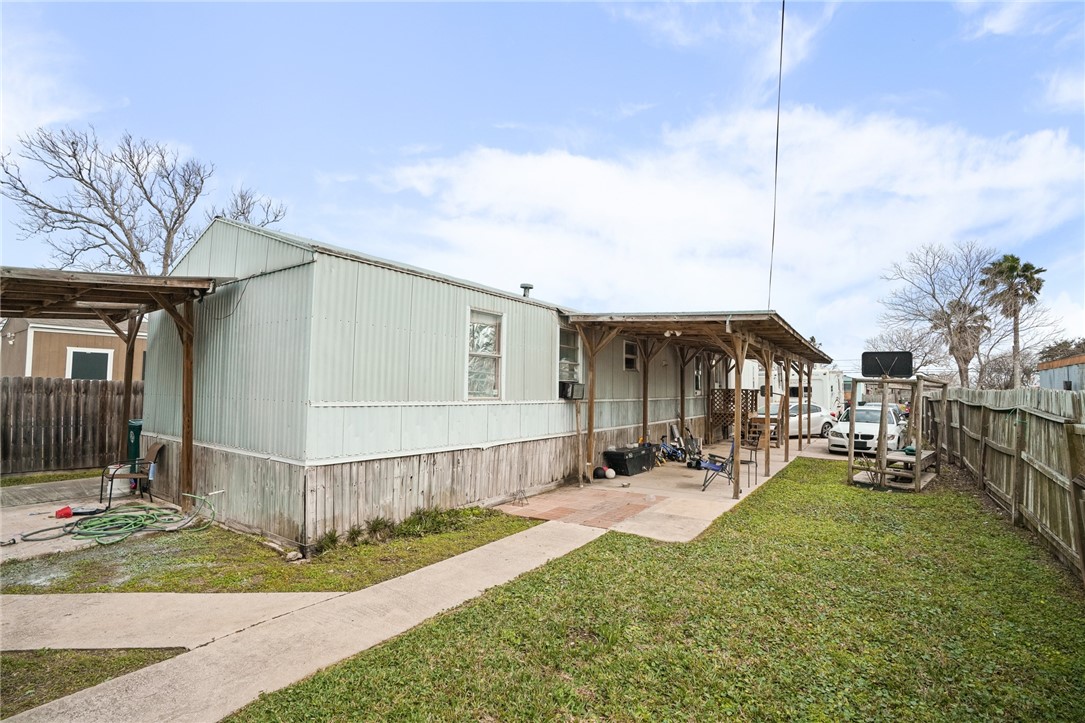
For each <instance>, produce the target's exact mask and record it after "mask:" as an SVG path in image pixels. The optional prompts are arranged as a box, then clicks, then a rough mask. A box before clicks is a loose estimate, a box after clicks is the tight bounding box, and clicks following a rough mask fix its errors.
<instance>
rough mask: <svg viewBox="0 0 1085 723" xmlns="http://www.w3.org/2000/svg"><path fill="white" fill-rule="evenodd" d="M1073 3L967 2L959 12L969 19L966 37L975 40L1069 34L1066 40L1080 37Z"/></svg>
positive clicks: (961, 6) (1078, 21) (959, 8)
mask: <svg viewBox="0 0 1085 723" xmlns="http://www.w3.org/2000/svg"><path fill="white" fill-rule="evenodd" d="M1072 6H1073V3H1057V2H1056V3H1041V2H1023V1H1022V0H1014V2H964V3H957V9H958V10H959V11H960V12H961V13H962V14H963V15H964V16H965V17H966V18H967V21H966V23H965V31H964V35H965V37H966V38H967V39H969V40H976V39H978V38H982V37H984V36H987V35H995V36H999V35H1001V36H1013V35H1049V34H1052V33H1059V32H1060V31H1066V32H1067V33H1069V34H1068V35H1067V36H1066V37H1065V38H1063V39H1064V40H1065V39H1067V38H1072V37H1075V36H1080V33H1081V30H1080V23H1081V21H1080V20H1079V19H1077V13H1076V11H1074V10H1073V9H1071V10H1070V11H1069V12H1067V10H1066V9H1067V8H1072Z"/></svg>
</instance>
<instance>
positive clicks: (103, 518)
mask: <svg viewBox="0 0 1085 723" xmlns="http://www.w3.org/2000/svg"><path fill="white" fill-rule="evenodd" d="M185 497H191V498H192V499H194V500H196V507H195V508H194V509H193V510H192V512H190V513H189V514H187V515H182V514H181V513H180V512H177V511H176V510H171V509H168V508H165V507H156V506H155V505H128V506H125V507H118V508H116V509H112V510H105V511H103V512H101V513H100V514H96V515H89V516H87V517H81V518H79V519H77V520H72V521H71V522H68V523H65V524H63V525H57V526H55V527H46V528H45V529H42V530H35V531H34V532H25V533H23V534H22V535H21V537H22V539H23V541H24V542H36V541H40V540H52V539H55V538H58V537H63V536H64V535H71V536H72V538H73V539H76V540H94V541H95V542H97V543H98V544H99V545H112V544H114V543H117V542H120V541H121V540H126V539H128V538H129V537H131V536H132V535H133V534H135V533H137V532H177V531H179V530H182V529H187V530H190V531H192V532H198V531H199V530H205V529H207V528H208V527H210V526H211V523H213V522H214V521H215V507H214V506H213V505H212V504H211V503H210V502H209V501H208V499H207V497H201V496H199V495H187V494H186V495H185ZM205 508H206V510H207V513H206V516H203V521H202V522H201V523H199V524H197V525H194V526H190V525H192V522H193V520H195V519H197V517H200V516H201V513H203V512H204V509H205ZM47 533H52V534H47Z"/></svg>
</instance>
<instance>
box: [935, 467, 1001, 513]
mask: <svg viewBox="0 0 1085 723" xmlns="http://www.w3.org/2000/svg"><path fill="white" fill-rule="evenodd" d="M927 489H929V490H931V491H932V492H938V491H941V490H950V491H953V492H960V493H961V494H966V495H968V496H970V497H973V498H975V499H976V500H977V501H979V503H980V504H981V505H982V506H983V508H984V509H985V510H987V511H988V512H990V513H992V514H994V515H997V516H998V517H1001V518H1002V519H1003V520H1006V521H1007V522H1008V521H1009V519H1010V513H1009V512H1008V511H1006V510H1004V509H1003V508H1002V506H1001V505H999V504H998V503H997V502H995V500H994V499H992V498H991V495H989V494H987V493H986V492H984V491H983V490H981V489H980V483H979V480H977V479H976V476H975V475H974V474H972V473H971V472H970V471H969V470H968V469H967V468H965V467H957V466H956V465H953V464H950V463H948V462H946V461H945V460H942V472H941V474H939V475H938V476H937V477H935V478H934V479H933V480H931V483H930V485H929V486H928V487H927Z"/></svg>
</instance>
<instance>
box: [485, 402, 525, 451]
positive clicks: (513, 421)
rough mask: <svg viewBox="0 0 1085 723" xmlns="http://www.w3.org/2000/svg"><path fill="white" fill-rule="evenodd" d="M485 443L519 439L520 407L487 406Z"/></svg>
mask: <svg viewBox="0 0 1085 723" xmlns="http://www.w3.org/2000/svg"><path fill="white" fill-rule="evenodd" d="M487 408H488V412H489V414H488V417H487V420H486V425H487V433H486V437H487V441H490V442H502V441H507V440H511V439H520V438H521V437H522V436H523V435H521V433H520V406H519V405H516V404H490V405H487Z"/></svg>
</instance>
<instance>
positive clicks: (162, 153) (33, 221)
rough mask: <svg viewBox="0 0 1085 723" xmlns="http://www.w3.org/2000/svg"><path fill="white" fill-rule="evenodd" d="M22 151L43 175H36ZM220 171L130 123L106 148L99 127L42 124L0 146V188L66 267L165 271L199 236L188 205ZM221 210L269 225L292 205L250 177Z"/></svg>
mask: <svg viewBox="0 0 1085 723" xmlns="http://www.w3.org/2000/svg"><path fill="white" fill-rule="evenodd" d="M20 161H22V162H24V163H25V164H28V165H31V166H34V167H36V168H37V169H40V170H43V171H44V172H45V174H44V175H45V178H44V180H43V181H40V182H32V181H31V180H28V178H27V177H25V176H24V175H23V170H22V168H21V167H20V164H19V162H20ZM213 173H214V167H213V166H211V165H210V164H204V163H201V162H199V161H196V160H192V159H189V160H181V158H180V157H179V155H178V153H177V151H175V150H173V149H171V148H170V147H169V146H167V145H166V144H164V143H156V142H152V141H149V140H146V139H142V138H134V137H133V136H132V135H131V134H129V133H125V134H124V135H123V136H122V137H121V139H120V141H119V142H118V143H117V146H116V147H115V148H112V149H108V148H104V147H103V146H102V145H101V144H100V143H99V141H98V136H97V134H96V133H95V131H94V128H93V127H91V128H89V129H88V130H85V131H78V130H73V129H71V128H61V129H57V130H51V129H47V128H39V129H38V130H37V131H36V132H34V133H33V134H31V135H29V136H25V137H22V138H20V139H19V148H18V150H17V152H16V153H14V154H10V153H9V154H5V155H3V156H0V193H2V194H3V195H5V196H7V197H8V198H10V199H11V200H12V201H13V202H15V204H16V206H18V208H19V209H20V211H22V217H21V218H20V219H19V220H17V221H16V222H15V224H16V227H17V228H18V229H19V231H20V238H21V239H22V240H25V239H29V238H38V237H40V238H42V239H44V241H45V243H46V244H47V245H48V246H49V247H50V248H51V249H52V250H53V254H52V256H53V259H54V260H55V261H56V262H57V264H58V266H59V267H60V268H78V269H83V270H88V271H121V272H130V273H134V274H163V275H164V274H167V273H169V270H170V268H171V267H172V266H173V263H174V262H175V261H176V260H177V259H179V258H180V257H181V255H182V254H184V252H185V250H186V249H187V248H188V246H189V245H190V244H191V243H192V241H193V240H195V238H196V230H195V229H194V228H193V226H192V224H191V223H190V215H191V213H192V210H193V208H194V207H195V205H196V203H197V202H198V201H199V200H200V197H201V196H202V195H203V194H204V191H205V185H206V184H207V181H208V179H210V178H211V175H212V174H213ZM220 213H222V215H225V216H228V217H230V218H234V219H238V220H241V221H245V222H248V223H252V224H254V225H258V226H266V225H268V224H271V223H275V222H276V221H279V220H281V219H282V218H283V216H285V215H286V208H285V207H284V206H283V205H282V204H275V203H273V202H272V201H270V200H269V199H267V198H265V197H263V196H260V195H258V194H256V193H254V192H253V191H251V190H250V189H247V188H244V187H242V188H240V189H238V190H236V191H234V194H233V197H232V198H231V200H230V203H229V204H228V205H227V206H226V208H225V209H223V210H222V211H221V212H220ZM215 215H216V212H215V211H214V210H213V209H212V212H210V213H209V215H208V220H209V221H210V219H211V218H212V217H214V216H215Z"/></svg>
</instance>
